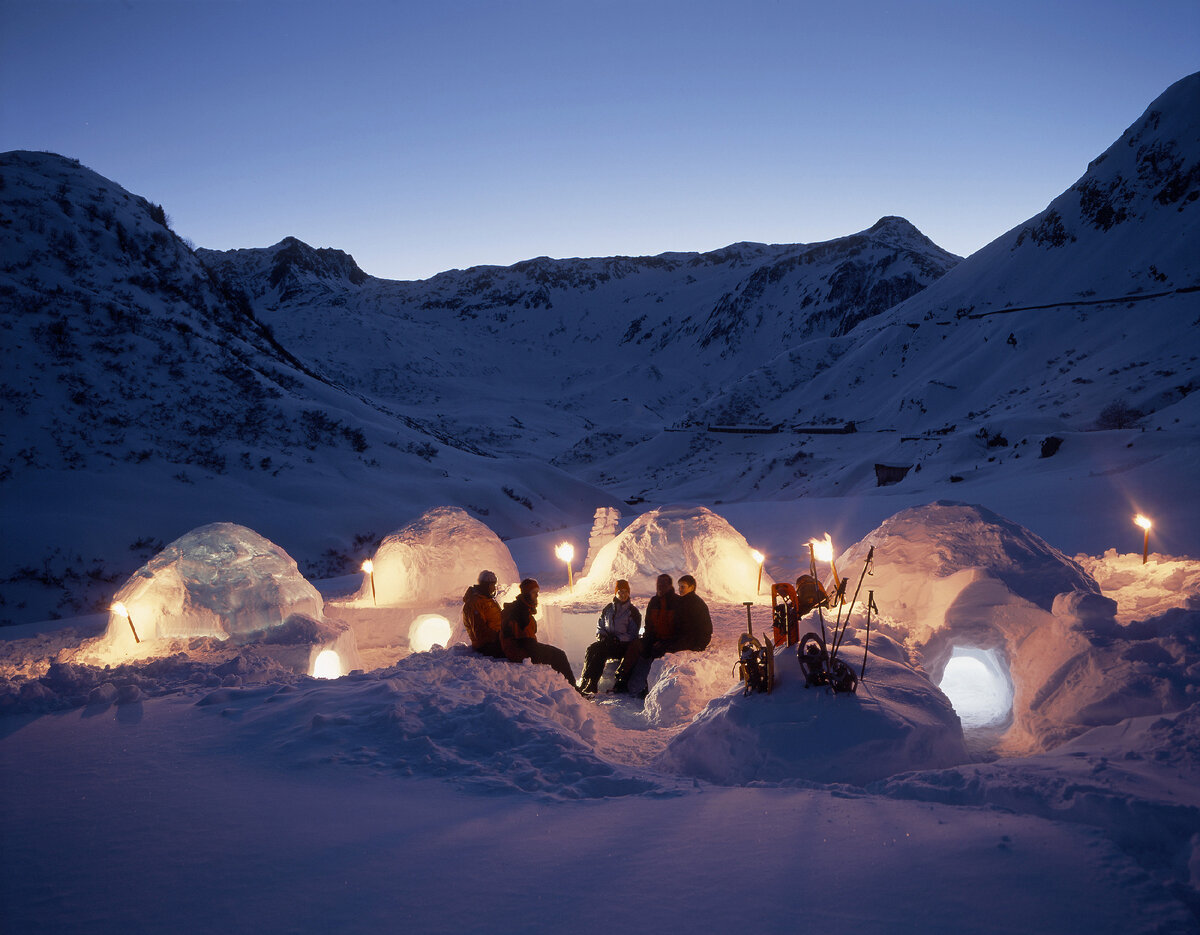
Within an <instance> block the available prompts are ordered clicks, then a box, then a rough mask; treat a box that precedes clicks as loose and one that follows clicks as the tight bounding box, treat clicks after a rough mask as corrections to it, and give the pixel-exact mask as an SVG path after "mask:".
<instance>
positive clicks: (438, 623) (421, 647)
mask: <svg viewBox="0 0 1200 935" xmlns="http://www.w3.org/2000/svg"><path fill="white" fill-rule="evenodd" d="M449 642H450V621H449V620H447V619H446V618H445V617H443V616H442V615H441V614H421V616H419V617H417V619H416V620H414V621H413V622H412V626H411V627H409V629H408V646H409V649H411V650H412V651H413V652H414V653H424V652H428V651H429V650H431V649H433V647H434V646H446V645H448V644H449Z"/></svg>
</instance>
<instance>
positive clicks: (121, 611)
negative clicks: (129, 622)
mask: <svg viewBox="0 0 1200 935" xmlns="http://www.w3.org/2000/svg"><path fill="white" fill-rule="evenodd" d="M112 610H113V613H114V614H116V615H117V616H119V617H128V616H129V611H128V610H126V609H125V605H124V604H122V603H121V602H120V601H116V602H115V603H114V604H113V605H112Z"/></svg>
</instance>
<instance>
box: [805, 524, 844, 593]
mask: <svg viewBox="0 0 1200 935" xmlns="http://www.w3.org/2000/svg"><path fill="white" fill-rule="evenodd" d="M809 545H810V546H811V547H812V550H813V555H815V556H816V557H817V559H819V560H820V561H822V562H829V567H830V569H831V570H832V571H833V590H834V593H837V592H838V591H839V590H841V587H842V583H841V582H840V581H839V580H838V573H837V565H835V564H834V563H833V540H832V539H830V538H829V533H825V538H824V539H813V540H812V541H811V542H810V543H809Z"/></svg>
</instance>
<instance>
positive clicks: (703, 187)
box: [0, 0, 1200, 279]
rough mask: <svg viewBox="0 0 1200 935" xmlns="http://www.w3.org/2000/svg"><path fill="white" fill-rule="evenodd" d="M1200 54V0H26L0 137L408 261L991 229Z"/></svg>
mask: <svg viewBox="0 0 1200 935" xmlns="http://www.w3.org/2000/svg"><path fill="white" fill-rule="evenodd" d="M1197 68H1200V2H1198V0H1147V2H1142V3H1131V2H1129V0H1117V2H1113V0H1087V2H1083V0H1080V2H1055V0H1033V2H1025V0H1021V2H1005V3H988V2H945V0H944V2H929V0H914V2H905V3H900V2H888V0H848V2H836V3H835V2H822V3H810V2H790V3H789V2H764V0H742V2H738V3H731V2H729V0H721V2H712V0H692V2H656V0H640V2H624V0H620V2H618V0H611V2H610V0H590V2H572V0H557V2H548V0H530V2H523V0H514V2H507V0H505V2H500V0H493V2H458V0H442V2H420V3H418V2H407V0H392V2H387V0H342V2H337V3H333V2H305V0H288V2H259V0H240V2H225V0H190V2H173V0H113V2H110V0H92V2H82V3H81V2H57V0H0V90H2V94H0V150H3V151H7V150H11V149H32V150H49V151H53V152H58V153H61V154H63V155H65V156H71V157H74V158H77V159H79V160H80V161H81V162H82V163H83V164H84V165H85V166H88V167H89V168H91V169H94V170H95V171H97V172H99V173H100V174H102V175H104V176H107V177H108V178H111V179H113V180H114V181H116V182H117V183H119V184H120V185H122V186H124V187H125V188H127V189H129V190H130V191H132V192H134V193H136V194H139V195H143V196H145V197H147V198H149V199H150V200H152V201H154V202H157V203H161V204H162V205H163V206H164V207H165V209H166V211H167V214H168V215H170V217H171V218H172V223H173V227H174V229H175V230H176V232H177V233H179V234H180V235H181V236H183V237H185V238H188V239H189V240H190V241H192V242H193V243H194V244H195V245H196V246H201V247H210V248H213V249H230V248H235V247H265V246H269V245H271V244H274V243H276V242H277V241H279V240H280V239H282V238H283V237H286V236H289V235H291V236H295V237H299V238H300V239H301V240H304V241H305V242H307V243H309V244H311V245H313V246H316V247H336V248H339V249H342V250H345V251H347V252H349V253H351V254H353V255H354V257H355V259H356V260H357V261H358V263H359V265H360V266H361V267H362V268H363V269H364V270H366V271H367V272H368V273H371V274H372V275H375V276H381V277H385V278H391V279H415V278H425V277H428V276H431V275H433V274H435V273H437V272H440V271H442V270H446V269H452V268H463V267H468V266H474V265H479V264H497V265H508V264H511V263H514V262H517V261H519V260H522V259H528V258H530V257H534V256H540V255H548V256H553V257H572V256H612V255H617V254H624V255H644V254H655V253H660V252H664V251H668V250H679V251H694V250H711V249H715V248H718V247H722V246H725V245H727V244H730V243H733V242H736V241H741V240H752V241H764V242H770V243H808V242H814V241H821V240H827V239H830V238H833V237H840V236H844V235H847V234H851V233H854V232H856V231H859V230H862V229H864V228H866V227H869V226H870V225H871V224H873V223H874V222H875V221H876V220H877V219H878V218H880V217H881V216H884V215H890V214H895V215H901V216H903V217H906V218H908V219H909V220H910V221H912V222H913V223H914V224H915V225H916V226H917V227H919V228H920V229H921V230H922V231H924V232H925V233H926V234H927V235H929V236H930V237H931V238H932V239H933V240H934V241H936V242H937V243H938V244H939V245H940V246H942V247H945V248H946V249H948V250H951V251H953V252H955V253H958V254H960V255H964V256H965V255H969V254H970V253H972V252H974V251H975V250H977V249H979V248H980V247H982V246H983V245H984V244H986V243H987V242H989V241H991V240H992V239H994V238H995V237H997V236H999V235H1000V234H1002V233H1004V232H1005V231H1006V230H1008V229H1009V228H1011V227H1013V226H1014V225H1016V224H1018V223H1020V222H1021V221H1023V220H1025V219H1026V218H1028V217H1029V216H1031V215H1033V214H1035V213H1037V212H1038V211H1040V210H1041V209H1042V208H1044V207H1045V206H1046V204H1047V203H1048V202H1049V201H1050V200H1051V199H1052V198H1054V197H1055V196H1056V195H1058V194H1059V193H1061V192H1062V191H1063V190H1064V189H1065V188H1067V187H1068V186H1069V185H1071V184H1072V183H1073V182H1074V181H1075V180H1076V179H1077V178H1078V177H1079V176H1080V175H1082V174H1083V172H1084V170H1085V169H1086V167H1087V164H1088V162H1089V161H1090V160H1091V159H1093V158H1094V157H1095V156H1097V155H1098V154H1099V153H1101V152H1102V151H1103V150H1104V149H1106V148H1107V147H1108V146H1109V145H1110V144H1111V143H1112V142H1113V141H1114V140H1115V139H1116V138H1117V137H1118V136H1119V135H1120V134H1121V132H1122V131H1123V130H1124V129H1125V128H1126V127H1127V126H1128V125H1129V124H1130V123H1132V122H1133V121H1134V120H1135V119H1136V118H1137V117H1138V116H1139V115H1140V114H1141V112H1142V111H1143V110H1144V109H1145V107H1146V106H1147V105H1148V104H1149V103H1150V101H1151V100H1153V99H1154V98H1155V97H1156V96H1157V95H1158V94H1159V93H1161V92H1162V91H1163V90H1165V89H1166V88H1167V87H1168V86H1169V85H1170V84H1172V83H1173V82H1175V81H1177V80H1178V79H1180V78H1182V77H1184V76H1185V75H1187V74H1189V73H1190V72H1193V71H1195V70H1197Z"/></svg>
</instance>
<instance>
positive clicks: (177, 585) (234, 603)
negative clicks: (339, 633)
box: [103, 523, 324, 650]
mask: <svg viewBox="0 0 1200 935" xmlns="http://www.w3.org/2000/svg"><path fill="white" fill-rule="evenodd" d="M323 610H324V603H323V601H322V600H321V595H320V594H319V593H318V592H317V589H316V588H315V587H313V586H312V585H311V584H310V583H309V582H308V581H307V580H305V578H304V576H303V575H301V574H300V569H299V568H298V567H297V566H296V562H295V561H294V560H293V559H292V557H291V556H290V555H288V554H287V552H285V551H284V550H283V549H281V548H280V547H279V546H277V545H275V544H274V543H273V542H270V541H269V540H267V539H265V538H263V537H262V536H260V535H259V534H258V533H256V532H254V531H253V530H251V529H247V528H246V527H244V526H238V525H235V524H234V523H212V524H210V525H208V526H201V527H200V528H198V529H193V530H192V531H191V532H189V533H187V534H186V535H184V536H181V537H180V538H178V539H176V540H175V541H174V542H172V543H171V544H170V545H168V546H167V547H166V548H165V549H163V550H162V551H161V552H159V553H158V555H156V556H154V558H152V559H151V560H150V561H148V562H147V563H146V564H145V565H143V566H142V567H141V568H139V569H138V570H137V571H136V572H135V573H134V574H133V576H132V577H131V578H130V579H129V580H128V581H126V582H125V584H124V586H122V588H121V589H120V590H119V591H118V592H117V594H116V596H115V599H114V603H113V610H112V611H111V613H110V616H109V621H108V629H107V630H106V631H105V634H104V637H103V642H104V643H105V644H107V645H108V646H109V647H113V648H122V649H126V650H133V649H134V648H135V647H136V646H138V645H140V644H139V642H138V641H140V642H142V643H147V642H148V643H153V642H154V641H158V640H171V639H186V638H189V637H208V636H211V637H218V638H221V639H224V638H227V637H230V636H235V635H242V636H245V635H248V634H251V633H254V632H257V631H261V630H267V629H269V628H271V627H275V626H278V625H279V624H282V623H283V622H284V621H286V620H287V619H288V618H289V617H291V616H293V615H295V614H301V615H304V616H306V617H309V618H312V619H313V620H316V621H321V620H323ZM135 634H136V636H135Z"/></svg>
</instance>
